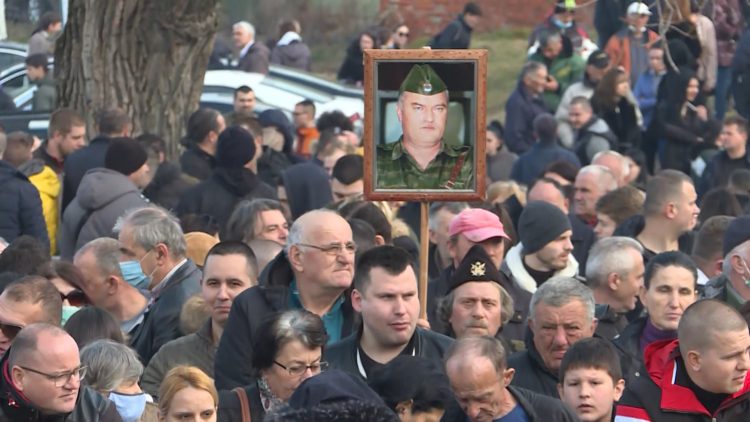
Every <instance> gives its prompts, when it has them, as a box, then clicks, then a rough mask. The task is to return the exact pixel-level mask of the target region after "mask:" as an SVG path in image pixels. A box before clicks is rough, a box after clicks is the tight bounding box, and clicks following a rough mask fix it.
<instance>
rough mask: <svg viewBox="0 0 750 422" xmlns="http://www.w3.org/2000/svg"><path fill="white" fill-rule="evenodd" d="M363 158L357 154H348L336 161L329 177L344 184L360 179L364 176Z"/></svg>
mask: <svg viewBox="0 0 750 422" xmlns="http://www.w3.org/2000/svg"><path fill="white" fill-rule="evenodd" d="M364 173H365V171H364V159H363V158H362V156H361V155H359V154H348V155H345V156H343V157H341V158H339V159H338V160H337V161H336V164H334V166H333V171H332V172H331V177H333V178H334V179H336V180H338V181H339V182H341V183H342V184H344V185H351V184H352V183H354V182H356V181H358V180H362V178H363V177H364Z"/></svg>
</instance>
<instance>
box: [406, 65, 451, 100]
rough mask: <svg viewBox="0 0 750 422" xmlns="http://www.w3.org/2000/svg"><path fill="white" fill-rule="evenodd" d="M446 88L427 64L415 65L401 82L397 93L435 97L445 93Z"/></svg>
mask: <svg viewBox="0 0 750 422" xmlns="http://www.w3.org/2000/svg"><path fill="white" fill-rule="evenodd" d="M447 89H448V88H447V87H446V86H445V82H443V80H442V79H440V76H438V74H437V72H435V70H434V69H433V68H432V66H430V65H428V64H415V65H414V67H412V68H411V70H410V71H409V74H408V75H406V78H404V81H403V82H401V88H400V89H399V93H402V92H413V93H415V94H421V95H435V94H439V93H441V92H445V91H446V90H447Z"/></svg>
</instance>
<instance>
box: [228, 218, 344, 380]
mask: <svg viewBox="0 0 750 422" xmlns="http://www.w3.org/2000/svg"><path fill="white" fill-rule="evenodd" d="M356 249H357V246H356V244H355V243H354V241H353V240H352V229H351V227H350V226H349V223H347V221H346V220H344V219H343V218H342V217H341V216H339V215H338V214H337V213H335V212H333V211H328V210H315V211H310V212H308V213H306V214H303V215H301V216H300V217H299V218H297V220H296V221H295V222H294V223H293V224H292V227H290V229H289V235H288V236H287V241H286V246H285V247H284V251H283V252H282V253H280V254H279V255H278V256H277V257H276V258H275V259H274V260H273V261H271V262H270V263H269V264H268V266H267V267H266V268H265V270H264V271H263V272H262V273H261V275H260V277H259V280H258V281H259V286H256V287H252V288H250V289H248V290H245V291H244V292H242V293H241V294H240V295H238V296H237V297H236V298H235V299H234V304H233V305H232V312H231V313H230V314H229V319H228V320H227V323H226V326H225V328H224V335H223V336H222V338H221V342H220V343H219V348H218V350H217V352H216V360H215V362H216V367H215V376H216V386H217V388H219V389H231V388H234V387H239V386H244V385H248V384H250V383H251V382H254V377H253V376H252V374H251V367H250V361H251V358H252V355H253V350H252V344H253V337H254V334H255V331H256V329H257V327H258V326H259V325H260V323H261V322H262V321H263V319H264V318H265V317H266V316H268V315H270V314H272V313H274V312H278V311H284V310H287V309H303V308H304V309H306V310H308V311H310V312H312V313H314V314H317V315H319V316H320V317H321V318H323V322H324V323H325V327H326V331H327V332H328V343H329V344H331V343H334V342H336V341H338V340H340V339H342V338H343V337H346V336H348V335H349V334H351V333H352V332H353V331H352V328H353V316H354V315H353V311H352V306H351V302H350V300H349V297H347V296H346V295H345V294H344V292H345V291H346V290H347V289H348V288H349V287H350V286H351V284H352V279H353V277H354V253H355V252H356Z"/></svg>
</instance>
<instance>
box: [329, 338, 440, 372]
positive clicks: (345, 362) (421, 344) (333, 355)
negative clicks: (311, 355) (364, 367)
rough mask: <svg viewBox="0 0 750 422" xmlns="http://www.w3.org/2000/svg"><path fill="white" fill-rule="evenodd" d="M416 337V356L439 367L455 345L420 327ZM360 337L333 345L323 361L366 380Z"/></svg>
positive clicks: (343, 340)
mask: <svg viewBox="0 0 750 422" xmlns="http://www.w3.org/2000/svg"><path fill="white" fill-rule="evenodd" d="M414 336H415V337H416V338H415V340H414V356H418V357H421V358H425V359H428V360H431V361H433V362H434V363H436V364H438V365H440V364H441V363H442V361H443V356H444V355H445V352H447V351H448V348H449V347H450V346H451V344H453V339H452V338H450V337H447V336H444V335H442V334H438V333H436V332H434V331H431V330H423V329H421V328H419V327H417V329H416V331H415V332H414ZM359 337H360V334H359V333H354V334H352V335H350V336H348V337H346V338H344V339H342V340H341V341H339V342H337V343H335V344H333V345H331V346H330V347H328V348H327V349H326V351H325V355H324V356H323V360H325V361H326V362H328V363H329V364H330V365H331V367H333V368H336V369H340V370H342V371H345V372H348V373H350V374H352V375H354V376H358V377H360V378H362V379H365V378H366V377H365V376H364V375H363V374H362V373H361V372H360V369H359V366H358V365H357V351H358V344H359Z"/></svg>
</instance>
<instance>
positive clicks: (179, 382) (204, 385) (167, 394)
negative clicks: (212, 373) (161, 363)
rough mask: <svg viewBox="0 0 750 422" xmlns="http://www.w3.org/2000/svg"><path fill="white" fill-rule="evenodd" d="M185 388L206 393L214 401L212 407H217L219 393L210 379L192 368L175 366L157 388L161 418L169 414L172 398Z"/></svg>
mask: <svg viewBox="0 0 750 422" xmlns="http://www.w3.org/2000/svg"><path fill="white" fill-rule="evenodd" d="M186 388H195V389H196V390H203V391H205V392H207V393H208V394H210V395H211V398H212V399H213V400H214V407H218V405H219V393H217V392H216V387H214V381H213V380H212V379H211V377H209V376H208V375H206V374H205V373H204V372H203V371H201V370H200V369H198V368H196V367H194V366H177V367H175V368H173V369H172V370H170V371H169V372H167V376H165V377H164V381H162V383H161V387H160V388H159V413H160V414H161V415H162V416H164V415H166V414H167V413H169V407H170V405H171V404H172V399H174V396H175V395H177V393H179V392H180V391H182V390H184V389H186Z"/></svg>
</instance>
